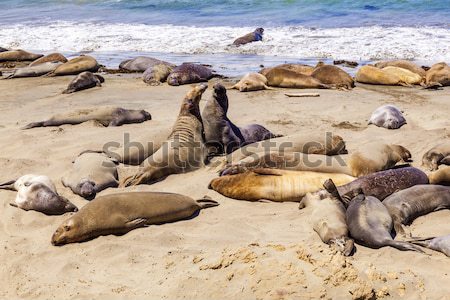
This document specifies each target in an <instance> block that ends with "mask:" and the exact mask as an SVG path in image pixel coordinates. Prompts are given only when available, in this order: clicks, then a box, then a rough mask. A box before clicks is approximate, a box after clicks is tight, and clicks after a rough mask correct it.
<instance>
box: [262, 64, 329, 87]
mask: <svg viewBox="0 0 450 300" xmlns="http://www.w3.org/2000/svg"><path fill="white" fill-rule="evenodd" d="M266 78H267V85H269V86H273V87H281V88H295V89H314V88H315V89H329V88H331V86H329V85H326V84H323V83H322V82H320V81H319V80H317V79H316V78H314V77H312V76H309V75H304V74H300V73H296V72H294V71H291V70H286V69H272V70H270V71H269V72H267V74H266Z"/></svg>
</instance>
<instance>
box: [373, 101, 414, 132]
mask: <svg viewBox="0 0 450 300" xmlns="http://www.w3.org/2000/svg"><path fill="white" fill-rule="evenodd" d="M370 124H374V125H376V126H378V127H384V128H387V129H398V128H400V127H402V126H403V125H405V124H406V120H405V118H404V117H403V114H402V112H401V111H400V109H398V108H397V107H396V106H394V105H383V106H380V107H378V108H377V109H376V110H375V111H374V112H373V113H372V116H371V117H370V120H369V125H370Z"/></svg>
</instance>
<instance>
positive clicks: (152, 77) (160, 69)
mask: <svg viewBox="0 0 450 300" xmlns="http://www.w3.org/2000/svg"><path fill="white" fill-rule="evenodd" d="M173 69H174V66H171V65H168V64H157V65H154V66H150V67H149V68H148V69H147V70H145V72H144V74H143V75H142V80H143V81H144V82H145V83H147V84H149V85H160V84H161V83H163V82H165V81H166V80H167V77H168V76H169V74H170V73H171V72H172V71H173Z"/></svg>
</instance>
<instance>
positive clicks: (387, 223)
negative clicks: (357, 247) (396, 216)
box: [346, 194, 423, 252]
mask: <svg viewBox="0 0 450 300" xmlns="http://www.w3.org/2000/svg"><path fill="white" fill-rule="evenodd" d="M346 220H347V226H348V229H349V231H350V236H351V237H352V238H354V239H355V241H357V242H358V243H360V244H361V245H363V246H366V247H369V248H373V249H379V248H382V247H386V246H390V247H393V248H396V249H399V250H402V251H417V252H423V251H422V250H421V249H420V248H419V247H418V246H415V245H412V244H410V243H408V242H401V241H394V240H393V238H392V236H391V233H392V228H393V222H392V218H391V216H390V215H389V212H388V210H387V208H386V207H385V206H384V205H383V204H382V203H381V201H380V200H378V199H377V198H375V197H373V196H364V195H363V194H359V195H357V196H356V197H355V198H353V200H351V202H350V204H349V205H348V208H347V212H346Z"/></svg>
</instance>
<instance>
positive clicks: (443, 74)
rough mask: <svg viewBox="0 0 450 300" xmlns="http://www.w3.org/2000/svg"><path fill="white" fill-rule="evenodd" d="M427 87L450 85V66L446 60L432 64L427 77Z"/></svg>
mask: <svg viewBox="0 0 450 300" xmlns="http://www.w3.org/2000/svg"><path fill="white" fill-rule="evenodd" d="M425 86H426V87H427V88H433V87H440V86H450V66H449V65H447V64H446V63H445V62H441V63H437V64H434V65H433V66H431V68H430V69H429V70H428V71H427V74H426V77H425Z"/></svg>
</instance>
